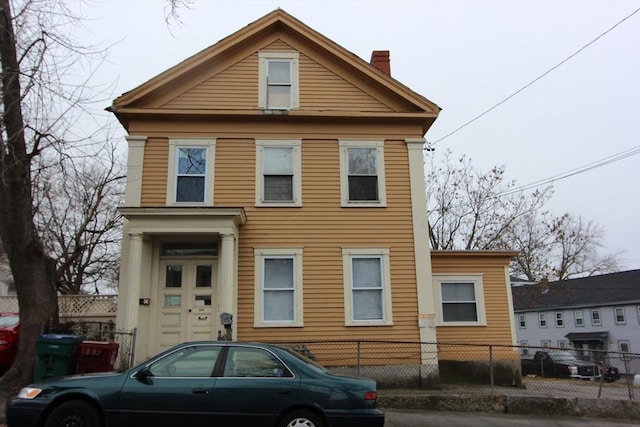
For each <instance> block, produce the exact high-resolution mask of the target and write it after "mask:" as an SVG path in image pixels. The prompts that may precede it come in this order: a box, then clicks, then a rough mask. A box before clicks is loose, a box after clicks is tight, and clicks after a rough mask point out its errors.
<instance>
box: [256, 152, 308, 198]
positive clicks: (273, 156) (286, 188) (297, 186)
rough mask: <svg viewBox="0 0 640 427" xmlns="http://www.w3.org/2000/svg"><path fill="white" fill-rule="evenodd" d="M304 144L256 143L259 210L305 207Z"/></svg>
mask: <svg viewBox="0 0 640 427" xmlns="http://www.w3.org/2000/svg"><path fill="white" fill-rule="evenodd" d="M300 148H301V141H300V140H256V206H283V205H284V206H301V205H302V192H301V186H302V183H301V175H302V173H301V153H300Z"/></svg>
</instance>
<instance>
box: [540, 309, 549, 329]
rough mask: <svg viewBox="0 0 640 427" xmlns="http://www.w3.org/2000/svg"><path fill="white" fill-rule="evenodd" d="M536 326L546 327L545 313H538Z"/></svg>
mask: <svg viewBox="0 0 640 427" xmlns="http://www.w3.org/2000/svg"><path fill="white" fill-rule="evenodd" d="M538 326H539V327H541V328H546V327H547V313H538Z"/></svg>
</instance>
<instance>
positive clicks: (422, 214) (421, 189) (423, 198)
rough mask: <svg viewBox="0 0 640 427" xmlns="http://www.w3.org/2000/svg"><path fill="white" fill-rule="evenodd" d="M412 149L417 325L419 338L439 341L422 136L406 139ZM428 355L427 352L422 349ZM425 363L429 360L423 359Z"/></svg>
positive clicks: (411, 171) (410, 171)
mask: <svg viewBox="0 0 640 427" xmlns="http://www.w3.org/2000/svg"><path fill="white" fill-rule="evenodd" d="M405 142H406V143H407V149H408V151H409V175H410V179H411V210H412V215H413V245H414V254H415V265H416V282H417V283H416V285H417V293H418V319H417V322H418V325H419V327H420V341H422V342H436V341H437V337H436V324H435V319H436V317H435V308H436V307H435V304H434V300H433V298H434V293H433V279H432V272H431V250H430V248H429V224H428V215H427V186H426V182H425V171H424V150H423V148H424V143H425V140H424V139H422V138H409V139H406V140H405ZM423 354H425V352H423ZM423 363H426V362H425V361H423Z"/></svg>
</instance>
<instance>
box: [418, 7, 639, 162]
mask: <svg viewBox="0 0 640 427" xmlns="http://www.w3.org/2000/svg"><path fill="white" fill-rule="evenodd" d="M638 12H640V8H638V9H636V10H634V11H633V12H631V14H629V15H627V16H626V17H624V18H623V19H621V20H620V21H618V22H617V23H616V24H615V25H614V26H612V27H611V28H609V29H608V30H606V31H605V32H604V33H602V34H600V35H599V36H598V37H596V38H595V39H593V40H591V41H590V42H589V43H587V44H586V45H584V46H582V47H581V48H580V49H578V50H576V51H575V52H574V53H572V54H571V55H569V56H568V57H567V58H565V59H564V60H562V61H560V63H558V64H557V65H555V66H553V67H551V68H550V69H549V70H547V71H546V72H544V73H542V74H541V75H540V76H538V77H537V78H535V79H534V80H532V81H531V82H529V83H527V84H526V85H524V86H523V87H521V88H520V89H518V90H517V91H515V92H514V93H512V94H511V95H509V96H507V97H506V98H504V99H503V100H502V101H500V102H498V103H497V104H495V105H494V106H493V107H491V108H489V109H488V110H486V111H485V112H483V113H482V114H480V115H478V116H476V117H474V118H473V119H471V120H469V121H468V122H466V123H465V124H463V125H462V126H460V127H458V128H457V129H455V130H453V131H451V132H449V133H448V134H446V135H445V136H443V137H442V138H439V139H438V140H436V141H435V142H432V143H428V145H427V146H428V148H429V151H431V150H432V147H433V146H434V145H435V144H437V143H439V142H440V141H442V140H443V139H446V138H448V137H450V136H451V135H453V134H455V133H457V132H458V131H460V130H462V129H464V128H465V127H467V126H469V125H470V124H471V123H473V122H475V121H476V120H478V119H480V118H481V117H484V116H485V115H487V114H489V113H490V112H491V111H493V110H495V109H496V108H498V107H499V106H501V105H502V104H504V103H505V102H507V101H509V100H510V99H511V98H513V97H514V96H516V95H518V94H519V93H520V92H522V91H524V90H525V89H527V88H528V87H530V86H532V85H533V84H534V83H536V82H537V81H538V80H540V79H542V78H544V77H546V76H547V75H548V74H549V73H551V72H552V71H554V70H556V69H557V68H559V67H560V66H562V65H564V64H565V63H566V62H567V61H569V60H570V59H572V58H573V57H575V56H576V55H578V54H579V53H580V52H582V51H583V50H585V49H586V48H588V47H589V46H591V45H592V44H594V43H595V42H597V41H598V40H600V39H601V38H602V37H604V36H605V35H607V34H608V33H610V32H611V31H613V30H614V29H615V28H616V27H618V26H619V25H621V24H622V23H623V22H624V21H626V20H627V19H629V18H631V17H632V16H633V15H635V14H636V13H638Z"/></svg>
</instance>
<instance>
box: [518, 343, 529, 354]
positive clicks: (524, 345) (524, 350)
mask: <svg viewBox="0 0 640 427" xmlns="http://www.w3.org/2000/svg"><path fill="white" fill-rule="evenodd" d="M528 345H529V342H528V341H527V340H522V341H521V342H520V346H521V347H520V351H521V352H522V355H523V356H528V355H529V347H527V346H528Z"/></svg>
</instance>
